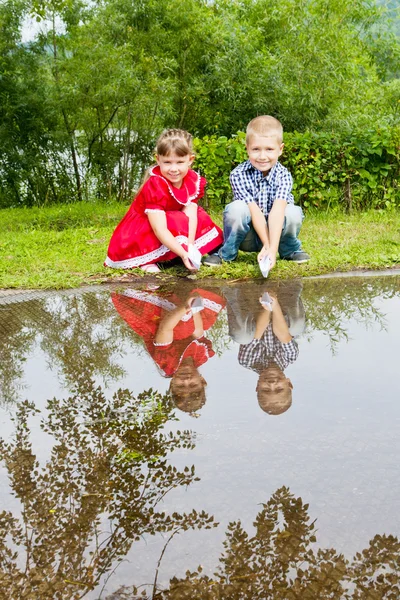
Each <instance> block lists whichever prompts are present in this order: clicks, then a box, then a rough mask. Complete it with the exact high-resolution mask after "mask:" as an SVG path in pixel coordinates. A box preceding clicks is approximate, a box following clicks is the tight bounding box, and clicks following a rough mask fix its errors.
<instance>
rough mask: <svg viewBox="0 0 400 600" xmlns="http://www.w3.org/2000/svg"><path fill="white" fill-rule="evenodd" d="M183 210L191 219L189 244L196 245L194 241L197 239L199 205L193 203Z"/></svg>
mask: <svg viewBox="0 0 400 600" xmlns="http://www.w3.org/2000/svg"><path fill="white" fill-rule="evenodd" d="M182 210H183V212H184V213H185V215H187V217H188V219H189V235H188V244H194V240H195V239H196V230H197V204H195V203H194V202H191V203H190V204H189V205H188V206H185V207H184V208H183V209H182Z"/></svg>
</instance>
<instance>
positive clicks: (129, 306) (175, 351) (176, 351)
mask: <svg viewBox="0 0 400 600" xmlns="http://www.w3.org/2000/svg"><path fill="white" fill-rule="evenodd" d="M191 294H198V295H200V296H201V297H202V298H203V303H204V309H203V310H202V311H201V317H202V321H203V329H204V331H207V330H208V329H210V328H211V327H212V326H213V325H214V323H215V321H216V320H217V318H218V315H219V313H220V312H221V310H222V309H223V308H224V306H225V300H224V299H223V298H221V296H218V294H214V293H213V292H210V291H205V290H201V289H196V290H192V292H191ZM111 298H112V301H113V303H114V306H115V308H116V309H117V311H118V313H119V314H120V315H121V317H122V318H123V319H124V321H126V322H127V323H128V325H129V327H131V328H132V329H133V330H134V331H135V332H136V333H137V334H138V335H140V336H141V337H142V338H143V340H144V342H145V344H146V348H147V350H148V352H149V354H150V356H151V357H152V358H153V360H154V361H155V363H156V364H157V366H158V367H159V369H160V371H161V373H162V375H163V376H165V377H171V376H172V375H173V374H174V373H175V371H176V370H177V369H178V367H179V365H180V364H181V362H182V360H183V359H184V358H188V357H191V358H192V359H193V363H194V365H195V366H196V367H199V366H200V365H202V364H204V363H205V362H207V360H208V359H209V358H211V357H212V356H214V354H215V352H214V351H213V349H212V345H211V342H210V340H208V339H207V338H205V337H204V336H203V337H201V338H199V339H194V338H193V337H192V335H193V331H194V322H193V315H192V313H191V311H189V312H188V313H186V314H185V315H184V316H183V317H182V318H181V320H180V321H179V323H178V324H177V326H176V327H175V328H174V341H173V342H172V343H171V344H167V345H162V346H155V345H154V338H155V336H156V333H157V330H158V327H159V324H160V320H161V319H162V317H163V316H164V315H165V313H166V312H170V311H172V310H174V309H175V308H176V307H177V306H180V305H181V304H182V300H181V299H180V298H178V297H177V296H176V295H175V294H169V295H168V297H163V296H158V295H156V294H155V293H153V292H147V291H142V290H133V289H128V290H125V291H124V292H123V293H116V292H113V293H112V294H111Z"/></svg>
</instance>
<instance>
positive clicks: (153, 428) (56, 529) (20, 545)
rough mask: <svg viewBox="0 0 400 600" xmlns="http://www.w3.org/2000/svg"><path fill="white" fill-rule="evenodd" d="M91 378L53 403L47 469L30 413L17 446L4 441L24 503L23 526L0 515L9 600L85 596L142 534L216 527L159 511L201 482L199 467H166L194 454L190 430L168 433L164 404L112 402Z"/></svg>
mask: <svg viewBox="0 0 400 600" xmlns="http://www.w3.org/2000/svg"><path fill="white" fill-rule="evenodd" d="M87 375H88V374H82V375H81V378H80V383H79V385H78V387H77V389H76V392H75V394H74V395H73V396H71V397H69V398H67V399H66V400H56V399H53V400H51V401H50V402H49V403H48V411H49V413H48V416H47V417H46V419H44V420H43V421H42V425H41V427H42V429H43V431H44V432H46V433H48V434H50V435H52V436H53V438H54V444H53V447H52V450H51V455H50V458H49V460H48V462H47V463H46V465H45V466H44V467H43V468H41V467H40V465H39V461H38V459H37V458H36V456H35V454H34V451H33V448H32V443H31V441H30V431H29V425H28V421H29V417H30V415H32V414H33V413H35V412H37V411H36V409H35V407H34V406H32V405H30V404H28V403H26V402H25V403H23V404H22V405H21V406H20V407H19V410H18V414H17V417H16V433H15V437H14V439H13V440H12V441H11V442H10V443H5V442H4V441H1V442H0V454H1V456H2V459H3V461H4V463H5V466H6V468H7V471H8V474H9V479H10V485H11V488H12V490H13V494H14V495H15V496H16V497H17V498H18V499H19V501H20V503H21V505H22V509H21V519H18V518H16V517H14V516H13V515H12V514H11V513H8V512H3V513H2V514H1V515H0V531H1V534H0V568H1V573H0V581H1V589H2V592H3V594H4V595H5V597H8V598H18V599H19V600H22V599H26V600H44V599H51V600H54V599H64V598H65V599H78V598H82V597H84V596H85V595H86V593H87V592H88V590H91V589H94V588H95V587H96V585H97V584H98V583H99V581H100V579H101V577H102V576H103V575H104V574H105V573H107V572H108V571H110V569H111V568H112V567H113V566H115V565H116V564H118V562H119V561H121V560H122V558H123V557H124V556H125V555H126V554H127V552H128V551H129V549H130V547H131V545H132V542H134V541H135V540H138V539H139V538H140V536H142V535H144V534H155V533H156V532H167V531H168V532H171V533H174V532H175V531H179V530H184V529H188V528H195V527H206V528H208V527H212V526H213V525H214V524H213V518H212V517H209V516H208V515H207V514H206V513H204V512H201V513H196V511H192V512H190V513H188V514H178V513H173V514H172V515H167V514H165V513H164V512H161V511H160V510H159V508H158V505H159V503H160V502H161V501H162V499H163V498H164V497H165V495H166V494H168V492H169V491H170V490H172V489H173V488H175V487H178V486H187V485H190V484H191V483H192V482H193V481H194V480H195V474H194V467H191V468H189V467H185V468H184V469H183V471H179V470H178V469H176V468H175V467H174V466H173V465H172V464H170V462H169V461H167V453H170V452H172V451H173V450H175V449H176V448H181V447H183V448H192V447H193V442H192V439H191V434H190V433H189V432H188V431H183V432H177V434H172V433H171V434H168V435H167V434H166V433H163V431H162V429H163V426H164V424H165V422H166V421H167V420H169V419H171V418H173V413H172V410H171V407H170V404H169V401H168V398H167V397H166V396H164V397H163V396H161V395H160V394H158V393H156V392H153V391H152V390H149V391H148V392H143V393H142V394H141V395H140V396H138V397H137V398H134V397H133V396H132V394H131V393H130V392H129V391H128V390H119V391H118V392H117V393H116V394H114V397H113V398H112V399H111V400H107V399H106V398H105V396H104V394H103V393H102V391H101V389H100V388H97V389H95V387H94V385H93V383H92V382H91V381H90V378H89V377H88V376H87ZM82 400H84V402H82ZM107 518H108V521H109V526H108V527H106V519H107ZM106 529H108V531H107V532H106V531H105V530H106ZM21 554H24V555H25V556H24V558H23V559H22V558H21Z"/></svg>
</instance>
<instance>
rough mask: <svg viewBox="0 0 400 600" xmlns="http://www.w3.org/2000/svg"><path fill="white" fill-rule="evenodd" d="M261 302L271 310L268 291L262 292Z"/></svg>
mask: <svg viewBox="0 0 400 600" xmlns="http://www.w3.org/2000/svg"><path fill="white" fill-rule="evenodd" d="M261 304H262V305H263V306H265V307H266V308H268V310H272V298H271V296H270V295H269V294H268V292H264V293H263V295H262V296H261Z"/></svg>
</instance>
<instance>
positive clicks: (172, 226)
mask: <svg viewBox="0 0 400 600" xmlns="http://www.w3.org/2000/svg"><path fill="white" fill-rule="evenodd" d="M205 185H206V180H205V179H204V178H203V177H200V175H198V174H197V173H195V171H192V170H191V169H190V170H189V171H188V173H187V175H186V176H185V178H184V180H183V183H182V187H180V188H176V187H174V186H172V184H171V183H170V182H169V181H168V180H167V179H165V177H163V176H162V175H161V171H160V168H159V167H152V168H151V169H150V178H149V179H148V180H147V181H146V183H145V184H144V186H143V187H142V189H141V190H140V191H139V193H138V195H137V196H136V198H135V199H134V201H133V202H132V204H131V206H130V208H129V210H128V212H127V213H126V215H125V216H124V218H123V219H122V221H121V222H120V223H119V225H118V226H117V228H116V229H115V231H114V233H113V235H112V237H111V241H110V245H109V247H108V253H107V258H106V260H105V263H104V264H105V265H106V266H108V267H114V268H120V269H133V268H135V267H140V266H142V265H147V264H149V263H155V262H160V261H164V260H171V259H173V258H176V254H175V253H174V252H171V251H170V250H169V249H168V248H167V247H166V246H164V245H163V244H161V242H160V241H159V239H158V238H157V237H156V236H155V234H154V232H153V230H152V228H151V225H150V221H149V219H148V217H147V213H148V212H151V211H163V212H165V214H166V217H167V227H168V229H169V231H170V232H171V233H172V235H173V236H174V237H175V238H176V239H177V240H178V242H179V243H180V244H181V245H182V246H183V247H184V248H185V250H187V241H188V239H187V236H188V224H189V220H188V217H187V216H186V215H185V213H184V212H183V211H182V209H183V207H184V206H188V205H189V204H190V203H191V202H195V203H197V201H198V200H199V198H201V197H202V196H203V195H204V187H205ZM222 242H223V236H222V231H221V229H220V228H219V227H218V226H217V225H215V223H213V221H212V220H211V218H210V217H209V216H208V214H207V213H206V211H205V210H203V209H202V208H201V207H200V206H199V208H198V210H197V231H196V239H195V246H196V247H197V249H198V250H199V251H200V252H201V254H207V253H208V252H211V251H212V250H214V248H217V246H220V245H221V244H222Z"/></svg>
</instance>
